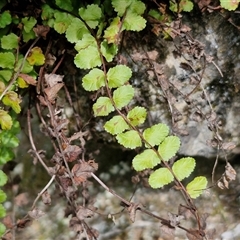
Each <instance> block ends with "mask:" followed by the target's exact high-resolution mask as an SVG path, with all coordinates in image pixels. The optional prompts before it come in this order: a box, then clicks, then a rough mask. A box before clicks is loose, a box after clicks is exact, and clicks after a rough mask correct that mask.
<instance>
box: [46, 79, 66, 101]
mask: <svg viewBox="0 0 240 240" xmlns="http://www.w3.org/2000/svg"><path fill="white" fill-rule="evenodd" d="M63 85H64V84H63V83H57V84H56V85H54V86H53V87H47V88H45V89H44V92H45V94H46V95H47V98H48V101H49V102H51V103H54V102H55V99H56V97H57V93H58V92H59V90H60V89H61V88H62V87H63Z"/></svg>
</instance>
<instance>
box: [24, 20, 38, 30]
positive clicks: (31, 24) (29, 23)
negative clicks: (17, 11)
mask: <svg viewBox="0 0 240 240" xmlns="http://www.w3.org/2000/svg"><path fill="white" fill-rule="evenodd" d="M22 23H23V29H24V31H25V32H26V33H29V32H30V31H31V30H32V29H33V27H34V26H35V25H36V23H37V20H36V19H35V18H34V17H25V18H22Z"/></svg>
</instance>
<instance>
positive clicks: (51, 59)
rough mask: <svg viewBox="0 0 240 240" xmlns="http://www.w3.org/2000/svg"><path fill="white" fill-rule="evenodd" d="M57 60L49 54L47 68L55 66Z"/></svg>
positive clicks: (46, 62)
mask: <svg viewBox="0 0 240 240" xmlns="http://www.w3.org/2000/svg"><path fill="white" fill-rule="evenodd" d="M56 60H57V58H56V57H55V56H54V55H53V54H51V53H48V55H47V57H46V61H45V65H46V67H52V66H53V65H54V63H55V62H56Z"/></svg>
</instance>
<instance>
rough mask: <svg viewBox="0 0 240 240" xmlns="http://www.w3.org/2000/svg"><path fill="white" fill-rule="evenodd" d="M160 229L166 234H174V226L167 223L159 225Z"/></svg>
mask: <svg viewBox="0 0 240 240" xmlns="http://www.w3.org/2000/svg"><path fill="white" fill-rule="evenodd" d="M160 229H161V230H162V231H163V232H165V233H167V234H169V235H171V236H174V235H175V228H174V227H170V226H168V225H165V224H164V225H161V226H160Z"/></svg>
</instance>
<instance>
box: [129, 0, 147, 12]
mask: <svg viewBox="0 0 240 240" xmlns="http://www.w3.org/2000/svg"><path fill="white" fill-rule="evenodd" d="M145 9H146V6H145V4H144V3H143V2H141V1H136V0H135V1H133V2H132V4H131V5H130V8H129V10H130V11H131V12H134V13H136V14H138V15H142V14H143V13H144V11H145Z"/></svg>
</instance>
